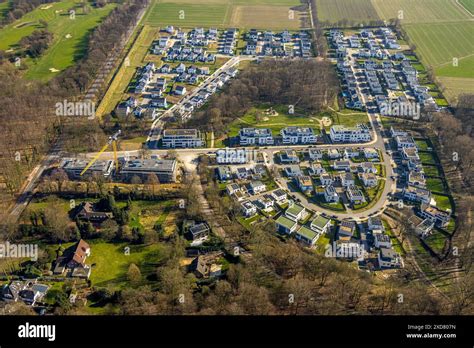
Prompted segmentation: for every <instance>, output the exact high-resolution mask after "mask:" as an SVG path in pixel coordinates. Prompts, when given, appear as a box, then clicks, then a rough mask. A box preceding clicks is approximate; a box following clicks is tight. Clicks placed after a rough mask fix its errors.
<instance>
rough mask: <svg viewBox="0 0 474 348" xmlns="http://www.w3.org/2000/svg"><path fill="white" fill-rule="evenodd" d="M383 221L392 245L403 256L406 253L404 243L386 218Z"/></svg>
mask: <svg viewBox="0 0 474 348" xmlns="http://www.w3.org/2000/svg"><path fill="white" fill-rule="evenodd" d="M382 223H383V226H384V227H385V233H386V234H387V235H388V236H389V237H390V241H391V242H392V245H393V248H394V249H395V251H396V252H397V253H399V254H400V255H402V256H403V255H405V249H404V248H403V245H402V244H401V243H400V241H399V240H398V238H397V237H396V236H395V234H394V233H393V231H392V229H391V228H390V225H389V224H388V222H387V221H386V220H382Z"/></svg>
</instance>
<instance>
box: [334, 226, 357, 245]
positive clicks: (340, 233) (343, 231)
mask: <svg viewBox="0 0 474 348" xmlns="http://www.w3.org/2000/svg"><path fill="white" fill-rule="evenodd" d="M355 231H356V224H355V222H354V221H341V223H340V224H339V228H338V229H337V240H340V241H347V242H348V241H350V240H351V238H352V237H353V236H354V233H355Z"/></svg>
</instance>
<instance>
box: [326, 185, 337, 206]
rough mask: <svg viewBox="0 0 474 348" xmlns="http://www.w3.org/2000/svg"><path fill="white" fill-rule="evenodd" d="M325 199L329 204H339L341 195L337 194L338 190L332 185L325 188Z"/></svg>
mask: <svg viewBox="0 0 474 348" xmlns="http://www.w3.org/2000/svg"><path fill="white" fill-rule="evenodd" d="M324 199H325V200H326V202H327V203H337V202H339V195H338V193H337V192H336V189H335V188H334V186H332V185H328V186H326V187H324Z"/></svg>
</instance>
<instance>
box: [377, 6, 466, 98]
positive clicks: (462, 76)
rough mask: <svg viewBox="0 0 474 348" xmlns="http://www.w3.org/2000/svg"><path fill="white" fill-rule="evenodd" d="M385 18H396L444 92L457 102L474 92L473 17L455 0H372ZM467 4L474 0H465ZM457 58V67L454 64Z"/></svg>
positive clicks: (380, 14)
mask: <svg viewBox="0 0 474 348" xmlns="http://www.w3.org/2000/svg"><path fill="white" fill-rule="evenodd" d="M372 3H373V4H374V6H375V8H376V9H377V12H378V14H379V16H380V17H381V18H382V19H390V18H397V17H398V13H399V12H398V11H400V10H401V11H403V12H402V13H401V14H402V20H401V23H402V26H403V27H404V29H405V30H406V32H407V34H408V36H409V41H410V43H412V44H414V45H415V46H416V53H417V55H418V56H419V58H420V59H421V61H422V63H423V65H424V66H425V67H430V66H431V67H432V68H433V70H434V73H435V76H436V78H437V79H438V82H439V83H441V85H442V88H443V89H444V90H443V94H444V95H445V97H446V98H447V100H448V101H449V102H450V103H451V104H455V103H456V100H457V97H458V96H459V95H460V94H461V93H469V92H474V64H473V63H474V58H473V56H472V54H473V53H474V43H473V42H472V37H473V35H474V26H473V24H472V19H473V16H472V15H471V14H469V12H468V11H467V10H466V8H463V7H462V6H461V5H460V4H459V3H457V1H456V0H419V1H416V2H415V1H410V0H395V1H384V0H372ZM466 4H467V7H469V6H471V7H474V5H473V4H474V1H472V0H466V1H465V4H464V5H466ZM453 58H457V59H458V66H454V65H453Z"/></svg>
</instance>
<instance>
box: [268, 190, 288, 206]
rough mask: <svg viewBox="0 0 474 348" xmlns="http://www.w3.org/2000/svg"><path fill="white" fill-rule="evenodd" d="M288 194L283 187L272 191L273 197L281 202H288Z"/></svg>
mask: <svg viewBox="0 0 474 348" xmlns="http://www.w3.org/2000/svg"><path fill="white" fill-rule="evenodd" d="M287 196H288V195H287V194H286V192H285V191H283V190H282V189H276V190H275V191H273V192H272V197H273V198H274V199H275V201H276V202H277V203H279V204H282V203H284V202H286V200H287Z"/></svg>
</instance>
